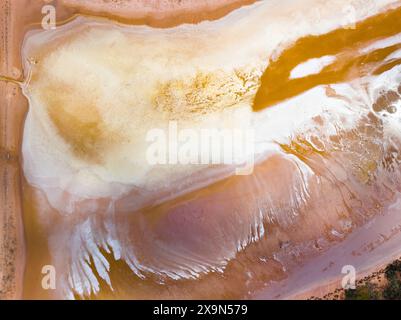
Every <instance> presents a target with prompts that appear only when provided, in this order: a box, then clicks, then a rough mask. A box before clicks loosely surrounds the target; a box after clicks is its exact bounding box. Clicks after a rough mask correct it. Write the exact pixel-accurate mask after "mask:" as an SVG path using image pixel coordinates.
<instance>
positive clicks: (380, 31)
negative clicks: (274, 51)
mask: <svg viewBox="0 0 401 320" xmlns="http://www.w3.org/2000/svg"><path fill="white" fill-rule="evenodd" d="M397 21H401V7H399V8H397V9H393V10H391V11H388V12H385V13H382V14H378V15H375V16H373V17H371V18H368V19H366V20H364V21H362V22H359V23H358V24H357V25H356V26H355V28H352V29H347V28H342V29H337V30H334V31H332V32H329V33H327V34H324V35H320V36H307V37H304V38H301V39H299V40H298V41H296V43H295V44H294V45H293V46H292V47H290V48H289V49H287V50H285V51H284V52H283V53H282V54H281V55H280V57H279V58H278V59H277V60H271V61H270V62H269V65H268V67H267V68H266V70H265V72H264V74H263V75H262V78H261V85H260V87H259V89H258V91H257V94H256V97H255V99H254V103H253V109H254V110H255V111H259V110H262V109H264V108H267V107H270V106H272V105H274V104H276V103H279V102H280V101H283V100H286V99H289V98H292V97H294V96H296V95H299V94H301V93H302V92H305V91H307V90H309V89H311V88H314V87H316V86H318V85H324V84H330V83H339V82H342V81H349V80H352V79H355V78H357V77H361V76H364V75H367V74H369V73H370V72H372V69H376V71H375V73H377V72H380V71H386V70H388V68H389V67H390V66H391V65H388V64H387V68H386V67H385V66H384V67H377V65H378V64H379V63H380V62H382V61H383V59H384V58H386V57H387V56H388V55H389V54H391V53H392V52H394V51H396V50H398V49H399V48H400V45H394V46H391V47H388V48H384V49H377V50H375V51H373V52H369V53H366V54H360V52H359V50H358V49H360V48H362V47H363V46H366V45H368V44H369V43H371V42H372V41H375V40H379V39H382V38H385V37H390V36H393V35H395V34H398V33H400V32H401V24H400V23H397ZM327 55H330V56H335V57H336V60H335V61H334V62H333V63H332V64H330V65H328V66H327V67H325V68H324V69H323V70H322V71H321V72H320V73H319V74H315V75H310V76H306V77H304V78H299V79H298V78H297V79H290V74H291V71H292V70H293V69H294V68H295V67H296V66H297V65H299V64H300V63H303V62H306V61H308V60H310V59H313V58H319V57H323V56H327ZM393 63H394V61H393ZM375 67H376V68H375Z"/></svg>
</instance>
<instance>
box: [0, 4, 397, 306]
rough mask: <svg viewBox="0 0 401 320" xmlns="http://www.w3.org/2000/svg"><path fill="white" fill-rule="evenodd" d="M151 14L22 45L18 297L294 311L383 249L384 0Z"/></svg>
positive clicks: (388, 156)
mask: <svg viewBox="0 0 401 320" xmlns="http://www.w3.org/2000/svg"><path fill="white" fill-rule="evenodd" d="M39 2H40V1H39ZM39 2H38V3H39ZM160 3H161V2H160ZM160 3H159V2H158V1H149V2H148V3H147V4H143V3H142V4H141V1H126V2H125V1H117V4H116V5H115V6H111V5H110V4H108V2H106V1H92V2H89V1H73V0H65V1H59V2H57V5H56V6H55V7H54V8H55V10H56V12H58V13H59V15H60V17H62V18H65V20H63V21H62V23H59V24H57V25H55V26H54V28H45V29H43V28H40V27H39V28H38V27H34V24H33V25H31V26H30V28H27V29H29V31H28V30H24V32H23V33H22V34H23V36H24V37H23V42H22V49H21V52H20V55H21V59H22V60H21V61H22V64H23V73H22V74H21V81H19V79H17V80H18V81H17V86H20V88H21V90H22V93H23V94H24V96H25V98H26V100H27V101H28V103H29V108H28V111H27V113H26V118H25V122H24V123H23V131H22V132H23V133H22V143H21V147H20V149H21V159H20V161H19V165H20V166H21V168H22V173H21V176H22V177H23V179H22V185H23V188H22V190H21V191H22V199H21V203H22V210H21V211H22V214H23V228H24V232H25V243H26V246H25V248H23V250H22V251H23V252H24V259H21V261H20V264H23V265H24V266H25V272H24V276H23V278H22V277H21V283H20V287H21V288H20V291H19V292H20V295H21V297H23V298H48V299H55V298H62V299H73V298H78V299H80V298H84V299H86V298H93V299H102V298H108V299H110V298H123V299H144V298H152V299H154V298H176V299H183V298H201V299H223V298H231V299H232V298H236V299H237V298H238V299H239V298H241V299H243V298H288V297H308V292H309V293H310V292H312V291H311V290H314V289H316V288H317V287H319V286H322V285H331V284H333V283H335V284H334V287H335V286H341V278H342V274H341V270H342V268H343V267H344V266H347V265H352V266H353V267H354V268H356V269H358V270H363V271H366V270H369V269H372V268H375V267H377V266H378V265H379V264H382V263H383V262H385V261H387V262H388V261H390V260H391V259H393V258H394V257H395V256H397V255H400V249H399V246H398V245H397V244H398V243H399V241H400V240H401V239H400V238H401V234H400V233H399V232H400V230H401V208H400V201H401V200H400V196H399V192H400V191H401V190H400V189H401V187H400V186H401V184H400V182H401V171H400V161H401V155H400V152H399V149H400V147H401V117H400V115H401V102H400V101H401V65H400V59H401V23H399V21H401V2H400V1H397V0H364V1H361V0H337V1H318V0H299V1H289V0H280V1H276V0H266V1H244V2H241V1H216V2H214V4H211V3H212V1H203V2H201V1H199V2H195V1H182V4H174V2H171V6H169V5H166V4H165V5H166V6H165V7H163V6H162V5H161V4H160ZM213 6H215V9H214V10H212V9H211V8H212V7H213ZM38 7H39V8H40V6H39V5H38ZM35 10H36V9H35ZM197 12H202V14H203V16H202V15H198V14H197ZM38 21H40V20H38ZM60 21H61V20H60ZM25 31H26V32H25ZM21 39H22V37H21ZM7 79H8V80H10V79H13V77H9V78H6V77H4V79H2V80H3V82H7V83H9V81H7ZM222 133H224V135H223V134H222ZM216 134H217V136H216ZM222 136H224V137H223V138H222ZM216 137H217V138H216ZM213 138H216V139H215V140H213ZM209 140H213V141H212V143H211V144H208V143H207V142H210V141H209ZM238 169H241V170H238ZM44 266H50V267H51V268H53V269H54V271H55V279H54V281H55V283H54V288H52V289H51V290H45V289H43V281H42V280H43V279H42V278H43V274H42V271H43V267H44ZM53 269H51V270H53ZM46 270H47V269H46ZM361 272H362V271H361ZM337 282H338V283H337ZM309 295H311V293H310V294H309Z"/></svg>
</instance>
